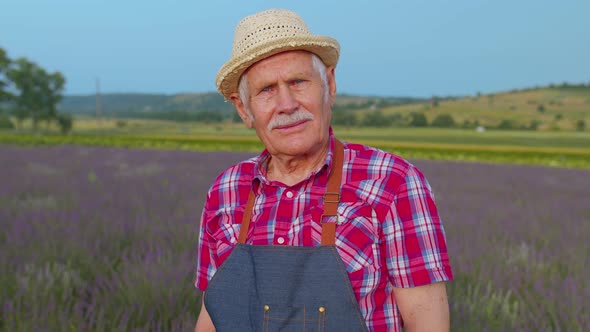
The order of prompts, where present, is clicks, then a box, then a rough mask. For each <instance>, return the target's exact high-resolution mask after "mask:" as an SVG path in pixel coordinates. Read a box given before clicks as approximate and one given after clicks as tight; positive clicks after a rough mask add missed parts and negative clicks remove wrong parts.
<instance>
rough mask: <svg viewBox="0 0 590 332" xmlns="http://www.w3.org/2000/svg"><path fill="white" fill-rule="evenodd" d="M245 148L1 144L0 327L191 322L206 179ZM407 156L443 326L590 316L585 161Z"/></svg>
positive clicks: (502, 326)
mask: <svg viewBox="0 0 590 332" xmlns="http://www.w3.org/2000/svg"><path fill="white" fill-rule="evenodd" d="M251 155H252V154H251V153H222V152H210V153H203V152H187V151H158V150H128V149H116V148H96V147H80V146H57V147H44V148H43V147H30V148H24V147H15V146H6V145H5V146H1V145H0V167H1V171H2V173H1V174H2V180H0V227H1V228H2V232H1V233H0V283H1V284H2V289H1V290H0V305H1V309H0V312H1V315H0V330H5V331H30V330H36V329H41V330H55V331H64V330H75V331H78V330H80V331H110V330H129V331H186V330H191V329H192V326H194V321H195V319H196V316H197V313H198V307H199V305H198V304H199V301H200V299H199V296H200V294H198V292H196V291H195V290H194V288H193V286H192V284H193V278H194V272H193V271H194V267H195V263H196V262H195V251H196V246H197V230H198V220H199V214H200V210H201V207H202V204H203V202H204V198H205V194H206V190H207V189H208V186H209V185H210V183H211V182H212V180H213V179H214V177H215V176H216V175H217V174H219V172H221V171H222V170H223V169H224V168H225V167H227V166H229V165H231V164H233V163H235V162H237V161H239V160H243V159H245V158H247V157H249V156H251ZM415 163H416V164H417V165H418V166H419V167H420V168H421V169H422V170H423V171H424V173H425V174H426V175H427V177H428V178H429V180H430V182H431V184H432V186H433V188H434V190H435V194H436V200H437V203H438V204H439V207H440V210H441V215H442V216H443V219H444V223H445V230H446V233H447V238H448V242H449V250H450V254H451V260H452V264H453V268H454V273H455V275H456V280H455V281H453V282H452V283H450V284H449V296H450V302H451V310H452V313H451V314H452V325H453V330H458V331H462V330H465V331H467V330H478V331H479V330H481V331H484V330H490V331H496V330H498V331H500V330H515V329H517V330H523V331H543V330H546V331H560V330H562V331H584V330H589V329H590V318H589V317H588V315H587V312H590V284H589V283H588V281H587V280H586V279H587V278H586V277H587V276H588V275H590V261H589V260H590V255H589V254H590V244H589V241H588V240H587V239H588V237H589V235H590V204H589V203H588V202H589V201H590V199H589V197H590V189H589V188H590V172H589V171H583V170H571V169H556V168H543V167H526V166H509V165H485V164H475V163H455V162H432V161H415Z"/></svg>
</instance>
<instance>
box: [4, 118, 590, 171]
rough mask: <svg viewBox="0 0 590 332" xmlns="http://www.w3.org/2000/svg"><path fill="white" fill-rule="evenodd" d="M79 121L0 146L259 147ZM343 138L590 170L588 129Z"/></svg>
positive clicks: (174, 128)
mask: <svg viewBox="0 0 590 332" xmlns="http://www.w3.org/2000/svg"><path fill="white" fill-rule="evenodd" d="M129 121H130V122H128V123H127V122H126V125H125V126H123V127H118V126H117V125H116V121H115V120H113V119H111V120H104V121H96V120H94V119H84V118H82V119H81V120H80V123H79V124H78V126H79V128H78V130H75V131H74V132H73V133H72V134H70V135H65V136H64V135H58V134H52V133H49V134H47V133H45V134H33V133H31V132H27V131H25V132H14V131H0V144H1V143H12V144H20V145H60V144H79V145H95V146H114V147H130V148H156V149H176V150H178V149H181V150H197V151H251V152H255V151H260V150H261V149H262V145H261V143H260V142H259V140H258V138H257V137H256V134H255V132H254V131H253V130H248V129H247V128H245V127H244V126H243V125H241V124H223V125H203V124H194V123H186V124H179V123H175V122H170V121H155V120H129ZM334 131H335V133H336V135H337V136H338V137H340V138H341V139H343V140H349V141H354V142H360V143H365V144H369V145H372V146H376V147H379V148H381V149H383V150H386V151H392V152H394V153H397V154H400V155H403V156H407V157H408V158H419V159H430V160H462V161H481V162H489V163H511V164H530V165H544V166H554V167H572V168H584V169H590V132H530V131H488V132H485V133H477V132H475V131H473V130H460V129H436V128H424V129H419V128H386V129H385V128H381V129H377V128H339V127H336V128H334Z"/></svg>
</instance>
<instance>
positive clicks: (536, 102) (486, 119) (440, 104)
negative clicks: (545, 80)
mask: <svg viewBox="0 0 590 332" xmlns="http://www.w3.org/2000/svg"><path fill="white" fill-rule="evenodd" d="M379 110H380V112H381V113H382V114H383V115H385V116H393V117H395V116H397V117H404V116H406V117H407V116H408V114H411V113H422V114H424V115H425V116H426V118H427V119H428V122H429V123H432V121H433V120H434V119H435V118H437V116H440V115H442V114H448V115H451V116H452V117H453V118H454V121H455V123H456V125H457V126H466V127H474V126H477V125H481V126H484V127H502V126H504V127H505V128H502V129H538V130H574V129H575V127H576V124H577V123H578V122H579V121H584V122H585V123H586V128H588V126H589V125H590V85H568V84H562V85H558V86H547V87H539V88H531V89H521V90H511V91H505V92H498V93H493V94H486V95H476V96H470V97H463V98H444V99H443V98H439V99H436V98H434V99H431V100H430V101H428V102H421V103H413V104H407V105H402V106H392V107H383V108H380V109H379Z"/></svg>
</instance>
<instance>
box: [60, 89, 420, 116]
mask: <svg viewBox="0 0 590 332" xmlns="http://www.w3.org/2000/svg"><path fill="white" fill-rule="evenodd" d="M422 101H425V99H424V98H411V97H370V96H356V95H349V94H342V95H338V96H337V98H336V106H337V107H344V108H350V109H360V108H364V107H369V106H370V105H374V104H376V105H380V106H394V105H405V104H408V103H416V102H422ZM100 104H101V112H102V113H103V114H105V115H113V114H114V115H127V116H132V115H134V114H136V115H141V114H147V113H156V112H189V113H192V112H222V113H230V112H233V111H234V107H233V105H232V104H231V103H229V102H225V101H224V99H223V97H222V96H221V95H220V94H219V93H216V92H215V93H214V92H209V93H186V94H175V95H165V94H142V93H107V94H102V95H100ZM58 109H59V111H61V112H65V113H71V114H95V113H96V96H95V95H82V96H65V97H64V98H63V100H62V102H61V103H60V104H59V106H58Z"/></svg>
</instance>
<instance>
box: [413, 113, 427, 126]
mask: <svg viewBox="0 0 590 332" xmlns="http://www.w3.org/2000/svg"><path fill="white" fill-rule="evenodd" d="M426 126H428V120H427V119H426V115H424V113H421V112H414V113H412V114H410V127H426Z"/></svg>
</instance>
